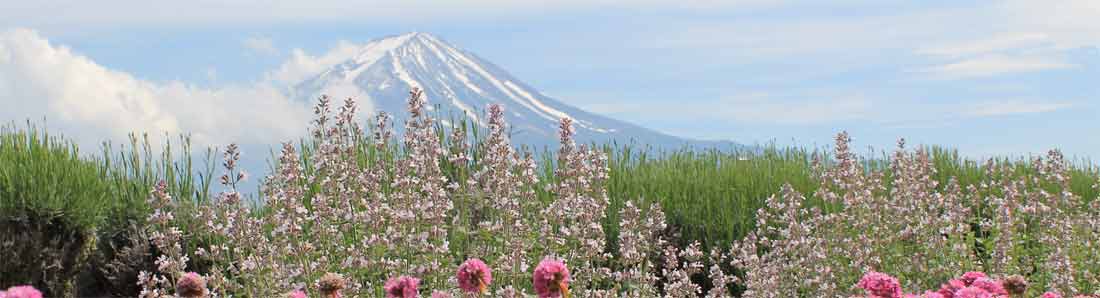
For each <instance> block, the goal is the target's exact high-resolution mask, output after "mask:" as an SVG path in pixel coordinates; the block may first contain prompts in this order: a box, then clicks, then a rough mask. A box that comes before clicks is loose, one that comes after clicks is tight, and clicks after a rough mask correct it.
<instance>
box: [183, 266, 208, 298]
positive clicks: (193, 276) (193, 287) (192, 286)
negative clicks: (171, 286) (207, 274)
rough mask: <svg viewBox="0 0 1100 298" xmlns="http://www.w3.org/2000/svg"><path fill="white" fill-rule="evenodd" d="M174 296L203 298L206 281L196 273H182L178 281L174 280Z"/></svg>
mask: <svg viewBox="0 0 1100 298" xmlns="http://www.w3.org/2000/svg"><path fill="white" fill-rule="evenodd" d="M176 295H179V296H180V297H205V296H206V279H205V278H203V277H202V276H201V275H199V274H198V273H194V272H187V273H184V274H183V275H182V276H180V278H179V280H176Z"/></svg>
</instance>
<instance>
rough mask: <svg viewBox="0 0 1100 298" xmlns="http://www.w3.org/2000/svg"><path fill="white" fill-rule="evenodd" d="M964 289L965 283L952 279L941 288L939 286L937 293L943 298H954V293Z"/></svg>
mask: <svg viewBox="0 0 1100 298" xmlns="http://www.w3.org/2000/svg"><path fill="white" fill-rule="evenodd" d="M965 287H966V283H965V282H963V281H962V280H958V279H952V280H949V281H947V283H945V284H943V286H940V291H939V293H940V295H943V297H944V298H953V297H955V292H957V291H958V290H961V289H962V288H965Z"/></svg>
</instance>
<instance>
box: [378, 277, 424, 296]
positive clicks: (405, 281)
mask: <svg viewBox="0 0 1100 298" xmlns="http://www.w3.org/2000/svg"><path fill="white" fill-rule="evenodd" d="M383 287H384V288H385V289H386V298H416V296H417V295H419V290H418V289H417V288H419V287H420V279H419V278H415V277H410V276H406V275H402V276H399V277H395V278H391V279H390V280H387V281H386V284H385V285H384V286H383Z"/></svg>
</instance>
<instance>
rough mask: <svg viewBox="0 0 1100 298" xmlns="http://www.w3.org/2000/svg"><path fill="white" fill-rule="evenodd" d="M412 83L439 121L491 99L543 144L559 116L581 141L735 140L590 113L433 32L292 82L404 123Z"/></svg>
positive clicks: (524, 140) (551, 140) (523, 140)
mask: <svg viewBox="0 0 1100 298" xmlns="http://www.w3.org/2000/svg"><path fill="white" fill-rule="evenodd" d="M413 87H419V88H421V89H423V90H424V94H425V95H426V97H427V99H428V103H429V104H430V105H432V106H435V107H436V108H437V109H436V110H435V111H434V112H436V115H438V118H441V121H446V120H447V119H448V118H449V117H448V115H454V116H457V117H462V116H463V115H465V116H466V117H468V118H469V119H470V120H472V121H474V122H476V123H478V124H479V125H481V126H485V125H486V121H488V120H487V119H483V118H484V116H485V111H486V110H487V107H488V105H490V104H500V105H502V106H503V107H504V111H505V118H506V120H507V121H508V124H509V125H510V127H511V133H512V141H513V143H515V144H527V145H532V146H537V147H542V146H548V145H549V146H552V145H553V144H556V142H557V126H558V120H559V119H561V118H563V117H569V118H572V119H573V120H574V126H575V128H576V131H577V141H578V142H585V143H587V142H597V143H603V142H608V141H614V142H617V143H619V144H624V143H629V142H632V141H633V142H635V143H639V144H647V145H651V146H655V147H664V148H670V147H680V146H685V145H689V146H700V145H702V146H708V147H714V146H721V147H729V146H736V144H734V143H731V142H709V141H698V140H689V139H685V138H679V137H675V136H671V135H667V134H663V133H660V132H657V131H654V130H651V129H647V128H643V127H641V126H638V125H634V124H630V123H627V122H623V121H619V120H615V119H611V118H608V117H604V116H600V115H597V114H594V113H589V112H586V111H584V110H581V109H579V108H576V107H573V106H570V105H568V104H565V103H563V102H561V101H558V100H555V99H553V98H550V97H549V96H546V95H544V94H542V93H540V92H539V91H538V90H536V89H535V88H532V87H531V86H528V85H527V84H524V83H523V82H522V81H520V80H519V79H517V78H515V77H513V76H512V75H510V74H509V73H508V72H507V71H505V70H503V69H501V68H500V67H497V66H496V65H494V64H492V63H490V62H488V61H485V60H484V59H481V58H480V57H478V56H477V55H474V54H473V53H470V52H467V51H464V50H462V49H460V48H458V47H455V46H453V45H451V44H449V43H447V42H445V41H443V40H442V39H440V38H438V37H436V36H433V35H431V34H427V33H417V32H414V33H407V34H403V35H398V36H391V37H386V38H383V39H378V40H374V41H371V42H369V43H368V44H366V45H364V46H363V47H362V51H360V52H359V53H358V54H356V55H354V56H353V57H351V58H350V59H347V60H346V61H344V62H342V63H339V64H336V65H333V66H331V67H329V68H327V69H325V70H323V71H321V72H320V73H318V74H316V75H315V76H313V77H311V78H308V79H306V80H305V81H303V82H300V83H298V84H296V85H295V86H293V88H292V92H293V94H294V96H295V97H296V98H300V99H302V100H313V99H316V98H317V97H319V96H320V95H321V94H328V95H331V96H333V97H336V98H341V97H346V96H356V98H357V100H359V101H360V102H363V101H364V100H367V101H369V102H370V104H371V106H370V108H372V109H374V110H382V111H386V112H387V113H389V114H391V115H393V116H394V121H395V123H396V124H397V125H398V126H400V123H403V120H404V118H403V117H407V116H408V115H407V113H406V112H405V99H406V97H407V96H408V92H409V90H410V89H411V88H413Z"/></svg>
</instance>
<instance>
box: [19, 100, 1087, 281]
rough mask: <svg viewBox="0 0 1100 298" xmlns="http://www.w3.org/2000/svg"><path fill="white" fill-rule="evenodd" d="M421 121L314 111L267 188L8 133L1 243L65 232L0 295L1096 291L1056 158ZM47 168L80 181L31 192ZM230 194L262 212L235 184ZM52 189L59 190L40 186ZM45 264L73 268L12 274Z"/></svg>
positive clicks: (1082, 205)
mask: <svg viewBox="0 0 1100 298" xmlns="http://www.w3.org/2000/svg"><path fill="white" fill-rule="evenodd" d="M427 106H428V103H427V102H426V101H425V99H424V97H423V94H422V93H421V92H420V91H418V90H414V91H413V92H411V93H410V96H409V100H408V112H409V113H410V114H411V115H412V118H411V119H412V120H410V121H408V122H407V123H403V124H402V125H403V127H401V129H400V131H403V133H402V134H401V135H400V136H396V135H397V134H396V133H395V132H394V128H393V127H392V126H393V123H391V122H390V121H389V120H388V119H389V118H388V117H387V116H386V114H384V113H381V114H379V115H377V116H376V117H375V118H374V121H372V123H371V124H370V125H369V126H368V127H362V126H361V125H360V124H359V123H357V121H356V119H358V118H357V113H358V111H357V107H356V104H355V102H354V101H353V100H351V99H349V100H347V101H345V102H343V103H334V102H332V101H330V100H329V99H328V98H322V99H321V100H320V102H319V103H318V104H317V105H316V107H315V111H314V112H315V113H314V114H315V118H314V121H313V122H312V123H311V124H310V132H311V136H310V137H308V138H306V139H304V140H302V141H301V142H298V143H293V142H288V143H284V144H282V145H281V146H280V148H281V150H280V151H279V152H277V153H275V154H274V156H272V160H273V161H272V164H271V169H270V172H268V173H265V175H262V176H256V175H250V174H249V173H246V172H244V171H242V170H241V168H240V163H241V160H242V158H250V156H248V155H242V154H241V151H240V149H239V148H238V147H236V146H234V145H231V146H228V147H227V148H225V150H222V151H221V152H219V154H218V155H219V156H220V157H221V158H220V167H218V168H219V169H218V170H217V171H219V172H220V173H219V175H214V176H212V175H211V173H213V172H214V171H215V170H214V169H213V164H201V165H199V166H200V167H201V169H200V170H197V171H196V170H195V169H193V168H192V164H191V163H190V162H189V161H179V160H177V158H175V157H174V155H173V153H172V152H171V150H165V151H164V153H163V154H162V155H161V156H159V158H152V156H153V155H152V154H149V153H146V154H145V155H144V156H145V157H144V159H143V158H142V157H141V156H142V154H141V153H140V152H142V151H141V150H139V148H140V147H141V146H139V145H137V144H138V142H136V141H135V142H134V144H131V148H132V149H133V151H131V152H130V153H128V154H121V155H119V156H120V157H119V158H114V159H110V158H109V157H111V156H113V155H112V154H111V153H110V152H104V153H103V155H102V156H101V157H99V159H92V160H82V159H81V158H79V157H78V154H76V152H75V151H76V150H75V148H73V149H66V148H67V147H66V146H67V145H66V144H65V143H64V142H61V141H55V140H53V139H49V138H45V139H37V138H36V137H35V136H36V135H35V134H33V133H19V132H8V131H5V137H4V138H2V140H3V143H2V144H0V161H3V162H5V163H4V164H0V195H2V196H3V197H2V198H0V200H2V201H0V202H3V204H4V206H3V208H0V210H2V211H3V212H4V213H3V216H5V219H4V220H5V225H6V226H5V227H4V229H6V230H5V231H8V230H10V229H15V228H18V227H23V226H32V227H40V228H39V230H44V231H50V229H58V228H57V227H65V229H64V230H72V231H77V232H73V233H72V234H71V235H70V236H67V238H59V239H58V240H54V241H53V242H51V241H41V243H39V242H33V241H30V240H28V239H36V238H34V237H33V236H34V235H35V234H25V235H24V234H18V233H7V234H6V235H5V236H4V237H5V238H4V239H0V240H3V241H2V244H0V245H2V246H0V249H2V250H3V252H2V253H3V255H0V257H2V258H5V259H8V261H0V265H4V270H3V272H4V277H3V278H0V282H3V283H2V284H0V286H5V287H6V286H15V285H22V284H32V285H34V286H36V287H38V288H40V289H43V290H44V291H46V292H47V294H50V295H49V296H51V297H52V296H81V295H83V294H81V293H100V294H102V295H114V296H139V297H227V296H233V297H891V298H894V297H899V298H900V297H926V298H932V297H949V298H950V297H967V298H968V297H1059V296H1060V297H1075V296H1074V295H1082V296H1083V295H1093V296H1100V244H1097V243H1100V200H1098V199H1097V196H1098V195H1097V193H1098V191H1097V189H1096V188H1097V186H1096V185H1097V184H1098V181H1100V176H1098V175H1097V173H1096V171H1095V169H1093V168H1092V167H1091V166H1088V165H1084V166H1079V165H1074V164H1073V163H1072V162H1070V161H1067V160H1066V158H1065V157H1064V156H1062V154H1061V153H1059V152H1058V151H1051V152H1050V153H1049V154H1047V155H1046V156H1043V157H1036V158H1033V159H1029V160H1007V159H998V160H990V161H986V162H981V163H976V162H971V161H967V160H964V159H961V158H959V157H958V156H957V155H954V154H953V153H952V152H950V151H949V150H944V149H938V148H930V147H916V148H915V149H910V148H909V147H908V146H907V145H906V144H905V142H904V141H900V142H899V145H898V148H897V149H896V150H895V151H894V152H893V153H891V154H888V155H885V156H883V157H881V158H867V157H863V156H860V155H857V154H855V153H853V152H852V150H851V149H850V148H849V146H850V144H851V140H850V138H849V136H848V135H847V134H846V133H841V134H839V135H838V136H837V138H836V143H835V145H834V146H833V148H832V152H831V153H828V154H825V153H821V152H810V151H805V150H797V149H787V150H777V149H767V150H763V151H762V152H717V151H683V152H666V153H650V152H646V151H638V150H636V149H634V150H632V149H630V148H626V147H617V146H601V145H595V144H577V143H575V142H574V141H573V126H572V125H573V124H572V123H571V121H570V120H569V119H562V121H561V122H560V127H559V128H558V129H559V133H560V134H559V136H560V140H559V141H560V146H559V147H558V149H557V150H556V151H555V152H543V153H538V152H532V151H529V150H526V149H517V147H516V146H514V145H515V144H512V143H511V142H510V140H509V136H508V132H509V128H508V124H507V123H504V121H503V118H504V117H503V115H504V114H503V113H504V112H505V111H504V110H503V109H502V108H501V107H500V106H492V107H491V108H490V109H489V111H488V115H487V117H486V118H487V119H489V121H488V123H489V125H488V128H487V131H481V132H479V131H478V130H477V128H476V127H468V126H463V125H454V126H453V127H442V125H441V124H439V122H438V121H436V120H435V119H433V115H431V114H430V113H429V112H428V109H427ZM146 147H147V146H146ZM184 148H185V149H184V151H189V150H190V149H189V148H187V147H186V146H185V147H184ZM51 152H52V153H51ZM144 152H148V150H147V149H145V151H144ZM257 158H263V157H257ZM47 160H48V161H49V162H44V161H47ZM62 168H74V169H82V170H80V171H83V173H81V172H78V173H74V174H72V175H75V176H73V177H72V178H68V176H56V177H57V178H56V179H54V180H50V181H41V180H43V179H37V180H36V179H31V178H28V177H54V176H51V174H50V173H53V172H54V171H60V170H61V169H62ZM28 169H37V171H40V172H34V171H31V170H28ZM204 170H205V171H204ZM195 172H199V173H205V174H198V176H199V177H198V178H195V177H192V176H193V175H195V174H193V173H195ZM35 175H37V176H35ZM250 176H251V177H250ZM81 177H98V178H96V179H91V178H81ZM211 178H213V179H211ZM247 180H255V181H258V182H259V183H260V185H261V187H260V189H261V190H260V191H259V193H256V194H254V196H253V195H249V193H248V192H247V191H246V190H243V189H241V188H242V186H241V185H242V182H243V181H247ZM24 181H29V182H24ZM211 183H213V184H217V186H215V187H214V188H216V189H217V192H211V191H210V189H211V185H209V184H211ZM43 185H47V186H43ZM57 185H61V186H64V187H66V188H72V189H74V191H73V192H72V193H68V194H57V193H56V192H50V191H49V190H47V189H57ZM81 187H85V188H91V189H94V190H96V191H95V192H94V193H78V192H77V191H82V190H83V189H81ZM63 189H65V188H63ZM42 194H49V195H48V196H47V195H42ZM37 196H43V199H41V200H40V201H35V200H30V201H28V200H27V199H26V198H37ZM86 197H87V198H88V199H79V200H77V199H75V198H86ZM69 202H76V203H80V204H86V206H84V205H76V204H74V203H69ZM80 206H83V207H80ZM126 219H130V220H126ZM42 222H45V223H42ZM28 233H29V232H28ZM43 233H45V232H43ZM21 235H23V236H21ZM19 237H23V238H19ZM57 243H72V244H70V245H56V244H57ZM32 244H33V245H37V246H41V247H46V248H49V249H38V251H41V252H42V254H36V252H35V250H33V249H30V248H28V247H31V245H32ZM54 248H56V249H54ZM46 253H50V254H56V255H61V256H69V257H68V258H63V259H64V260H66V261H65V262H63V264H59V265H58V266H49V265H42V264H43V263H35V262H30V261H27V262H24V263H16V262H17V261H12V260H14V259H15V258H16V257H18V258H20V260H38V259H48V258H45V257H43V255H44V254H46ZM81 264H89V265H88V266H86V267H85V266H82V265H81ZM44 268H53V269H49V270H55V271H50V272H56V273H52V274H50V275H48V276H46V275H44V274H36V272H40V271H42V270H46V269H44ZM81 268H83V269H81ZM9 270H10V271H9ZM9 272H10V274H9ZM44 276H46V277H49V278H46V277H44ZM65 276H71V277H73V278H70V279H69V280H66V279H65V278H63V277H65ZM77 276H85V277H82V278H77ZM81 279H83V281H81ZM88 279H91V281H88ZM9 283H10V285H9ZM90 284H99V285H106V284H109V285H116V286H113V287H110V288H108V287H104V286H100V287H99V288H94V289H92V288H93V287H91V286H88V285H90ZM0 297H3V296H2V295H0ZM9 297H20V296H9ZM1085 297H1088V296H1085Z"/></svg>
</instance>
